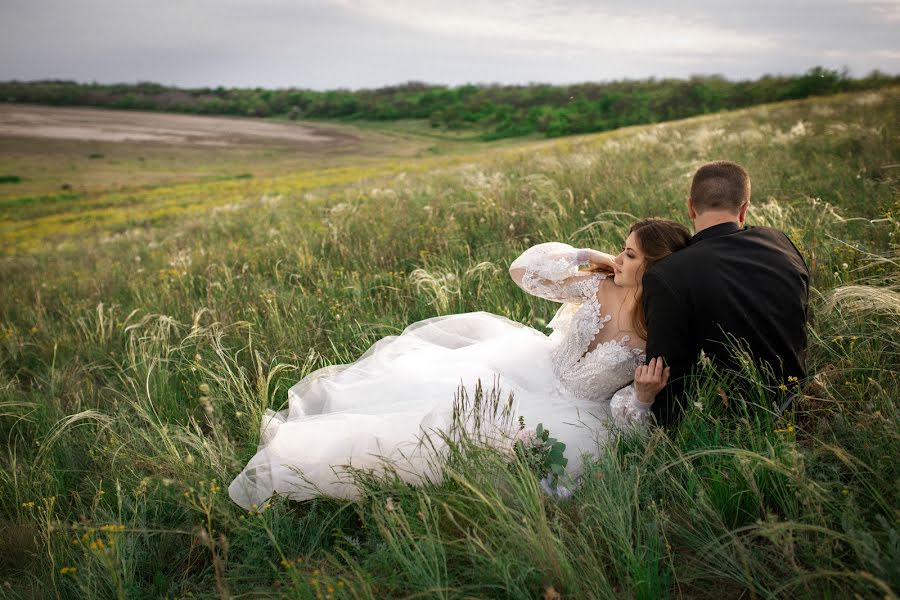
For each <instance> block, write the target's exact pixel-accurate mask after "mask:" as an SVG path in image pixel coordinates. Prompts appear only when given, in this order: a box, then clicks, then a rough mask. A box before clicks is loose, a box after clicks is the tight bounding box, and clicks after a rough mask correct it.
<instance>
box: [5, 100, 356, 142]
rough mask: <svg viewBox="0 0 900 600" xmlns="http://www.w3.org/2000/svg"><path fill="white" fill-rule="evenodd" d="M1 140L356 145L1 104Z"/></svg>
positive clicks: (172, 118) (323, 135)
mask: <svg viewBox="0 0 900 600" xmlns="http://www.w3.org/2000/svg"><path fill="white" fill-rule="evenodd" d="M0 136H8V137H19V138H21V137H32V138H49V139H57V140H81V141H97V142H145V143H154V142H155V143H161V144H170V145H187V146H201V147H222V148H224V147H234V146H242V145H263V146H265V145H272V144H273V143H275V144H277V145H279V146H284V145H290V146H303V147H305V148H308V147H310V146H313V147H321V146H333V145H336V144H337V145H343V144H352V143H353V142H354V141H356V139H355V138H354V136H352V135H348V134H347V133H345V132H338V131H335V130H328V129H326V128H324V127H311V126H309V125H306V124H299V123H289V122H286V123H276V122H271V121H264V120H261V119H243V118H238V117H204V116H194V115H179V114H169V113H153V112H143V111H130V110H129V111H123V110H104V109H94V108H57V107H47V106H34V105H27V104H0Z"/></svg>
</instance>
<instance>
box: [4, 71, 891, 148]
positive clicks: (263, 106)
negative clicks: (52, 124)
mask: <svg viewBox="0 0 900 600" xmlns="http://www.w3.org/2000/svg"><path fill="white" fill-rule="evenodd" d="M898 83H900V76H898V75H887V74H884V73H881V72H879V71H873V72H872V73H870V74H869V75H867V76H865V77H861V78H851V77H850V76H849V75H848V73H847V72H846V71H844V72H839V71H835V70H830V69H826V68H822V67H814V68H812V69H810V70H809V71H807V72H806V73H804V74H803V75H794V76H772V75H766V76H763V77H760V78H759V79H757V80H754V81H751V80H748V81H729V80H727V79H725V78H724V77H721V76H696V77H691V78H690V79H652V78H651V79H642V80H623V81H614V82H609V83H582V84H577V85H547V84H530V85H463V86H458V87H448V86H442V85H429V84H425V83H420V82H409V83H405V84H402V85H396V86H390V87H383V88H378V89H363V90H357V91H351V90H332V91H325V92H321V91H313V90H303V89H294V88H290V89H277V90H268V89H263V88H255V89H248V88H224V87H217V88H197V89H180V88H175V87H167V86H163V85H160V84H156V83H136V84H114V85H106V84H97V83H92V84H82V83H77V82H73V81H56V80H54V81H26V82H22V81H6V82H0V101H7V102H31V103H38V104H50V105H56V106H97V107H105V108H120V109H141V110H157V111H171V112H184V113H193V114H201V115H242V116H253V117H276V116H279V117H287V118H290V119H341V120H355V119H356V120H359V119H361V120H375V121H392V120H397V119H427V120H428V121H429V122H430V123H431V125H432V126H433V127H436V128H446V129H451V130H459V129H476V130H478V131H480V132H482V134H481V135H482V138H483V139H498V138H506V137H515V136H522V135H529V134H535V133H537V134H543V135H546V136H548V137H550V136H560V135H566V134H573V133H587V132H592V131H604V130H609V129H615V128H618V127H623V126H627V125H637V124H641V123H654V122H658V121H667V120H671V119H680V118H684V117H689V116H693V115H698V114H703V113H710V112H716V111H720V110H731V109H736V108H743V107H747V106H752V105H756V104H762V103H766V102H775V101H779V100H790V99H797V98H806V97H809V96H819V95H828V94H835V93H838V92H849V91H858V90H866V89H874V88H879V87H884V86H888V85H894V84H898Z"/></svg>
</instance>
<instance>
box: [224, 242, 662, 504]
mask: <svg viewBox="0 0 900 600" xmlns="http://www.w3.org/2000/svg"><path fill="white" fill-rule="evenodd" d="M579 258H580V255H579V251H578V250H576V249H575V248H572V247H571V246H568V245H566V244H561V243H555V242H552V243H546V244H538V245H537V246H533V247H531V248H529V249H528V250H527V251H525V252H524V253H523V254H522V255H521V256H520V257H518V258H517V259H516V260H515V261H514V262H513V263H512V265H511V266H510V273H511V274H512V275H513V277H514V279H515V280H516V282H517V283H518V284H519V285H520V286H521V287H522V289H524V290H525V291H526V292H528V293H530V294H534V295H536V296H540V297H541V298H546V299H548V300H553V301H556V302H562V303H563V306H562V307H561V308H560V309H559V311H558V312H557V313H556V316H555V317H554V318H553V320H552V321H551V322H550V324H549V327H550V328H552V329H553V333H552V334H551V335H549V336H548V335H545V334H543V333H541V332H539V331H537V330H535V329H532V328H530V327H528V326H526V325H523V324H521V323H517V322H515V321H511V320H510V319H507V318H506V317H502V316H499V315H495V314H491V313H487V312H473V313H464V314H456V315H448V316H440V317H434V318H431V319H426V320H424V321H420V322H418V323H414V324H412V325H410V326H409V327H407V328H406V329H405V330H404V331H403V332H402V333H401V334H400V335H397V336H389V337H386V338H383V339H381V340H379V341H378V342H376V343H375V344H374V345H373V346H372V347H371V348H369V350H368V351H366V353H365V354H363V355H362V356H361V357H360V358H359V359H358V360H356V361H355V362H353V363H351V364H348V365H336V366H331V367H326V368H323V369H320V370H318V371H315V372H313V373H310V374H309V375H308V376H306V377H305V378H304V379H302V380H301V381H300V382H299V383H297V384H296V385H294V386H293V387H292V388H291V389H290V390H289V392H288V408H287V409H286V410H282V411H280V412H277V413H276V412H274V411H271V410H270V411H267V413H266V415H265V417H264V418H263V422H262V425H261V435H260V446H259V449H258V452H257V454H256V455H255V456H254V457H253V458H252V459H251V460H250V462H249V463H248V464H247V466H246V467H245V468H244V470H243V471H242V472H241V473H240V474H239V475H238V476H237V478H235V480H234V481H233V482H232V483H231V485H230V486H229V488H228V493H229V495H230V496H231V498H232V500H234V501H235V502H236V503H237V504H239V505H241V506H242V507H244V508H246V509H253V508H259V507H262V506H263V505H264V503H265V502H266V500H267V499H268V498H270V497H271V496H272V495H273V494H279V495H284V496H287V497H288V498H291V499H294V500H304V499H308V498H312V497H315V496H319V495H326V496H332V497H339V498H356V497H358V496H359V490H358V489H357V488H356V486H355V485H354V482H353V479H352V478H351V476H350V475H349V473H348V472H347V468H346V467H347V466H348V465H349V466H350V467H352V468H354V469H372V470H375V471H379V470H380V469H382V468H383V466H384V465H385V464H388V463H389V464H390V465H391V466H392V468H393V470H395V472H396V473H397V474H398V475H399V476H400V477H401V479H403V480H404V481H407V482H409V483H421V482H423V481H433V482H437V481H439V479H440V467H439V461H436V460H435V456H436V454H438V455H439V454H440V451H441V449H442V448H444V447H445V444H444V440H443V439H442V436H441V435H440V432H447V431H448V430H449V429H450V426H451V424H452V423H453V422H454V398H455V397H456V396H457V395H459V394H458V393H459V391H460V389H459V388H460V387H464V388H465V392H466V393H467V395H468V397H469V398H470V400H471V399H472V397H473V396H474V391H475V387H476V385H477V383H478V382H479V381H480V382H481V385H482V386H483V388H484V391H485V395H486V396H487V395H490V391H491V390H492V389H493V390H494V392H495V393H496V392H498V390H497V388H498V387H499V396H500V397H501V399H502V400H503V401H504V404H505V403H506V400H507V399H508V398H509V395H510V393H511V394H512V398H511V400H510V403H509V411H508V415H509V418H508V419H506V420H505V421H504V423H505V424H506V425H505V426H504V427H506V429H503V428H502V427H501V429H503V430H502V431H501V430H498V431H495V432H494V433H499V435H497V436H496V438H495V439H496V443H497V444H498V445H500V446H505V447H507V448H509V447H511V446H512V442H511V439H512V437H513V435H514V434H515V433H516V430H518V428H519V425H518V417H519V416H522V417H523V418H524V421H525V424H526V427H528V428H533V427H535V426H536V425H537V424H538V423H542V424H543V426H544V428H546V429H549V431H550V433H551V435H553V436H554V437H556V438H557V439H559V440H560V441H563V442H565V444H566V450H565V456H566V458H568V461H569V462H568V467H567V468H568V471H569V474H570V475H571V476H573V477H577V476H578V475H579V474H580V472H581V469H582V461H581V455H582V454H585V453H588V454H596V453H597V450H598V448H599V444H602V443H604V440H605V438H606V435H607V432H608V430H609V427H610V426H611V424H618V425H626V424H633V423H636V422H638V423H639V422H643V421H644V420H646V418H647V415H648V412H649V411H648V406H647V405H643V404H641V403H640V402H638V401H637V399H636V398H635V396H634V388H633V386H631V385H628V384H629V383H630V382H631V381H632V380H633V377H634V369H635V366H636V365H637V364H639V363H640V362H642V361H643V360H644V356H643V354H642V353H641V350H640V349H638V348H635V347H632V346H631V345H630V340H629V339H628V337H627V336H620V337H618V338H614V339H611V340H609V341H607V342H604V343H600V344H595V345H593V346H594V347H592V342H593V340H594V338H595V336H597V334H598V332H600V330H601V329H602V328H603V327H604V324H605V323H606V322H608V321H609V319H610V317H609V316H604V315H603V314H602V307H601V306H600V302H599V299H598V292H599V289H600V286H601V285H602V284H603V281H604V279H605V276H604V275H603V274H600V273H593V272H584V271H578V267H577V264H578V260H579ZM611 284H612V282H611V281H610V282H607V283H606V285H611ZM589 348H590V350H589ZM626 386H627V387H626ZM617 391H618V393H617ZM423 441H424V442H427V443H423Z"/></svg>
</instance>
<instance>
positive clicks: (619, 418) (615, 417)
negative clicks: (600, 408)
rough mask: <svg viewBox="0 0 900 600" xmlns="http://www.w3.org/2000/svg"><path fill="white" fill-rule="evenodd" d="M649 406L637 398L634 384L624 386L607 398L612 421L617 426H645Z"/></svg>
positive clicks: (648, 417) (648, 415)
mask: <svg viewBox="0 0 900 600" xmlns="http://www.w3.org/2000/svg"><path fill="white" fill-rule="evenodd" d="M650 406H651V405H650V404H644V403H643V402H641V401H640V400H638V399H637V394H636V393H635V389H634V385H628V386H625V387H624V388H622V389H621V390H619V391H618V392H616V393H615V394H613V397H612V398H610V400H609V412H610V415H611V416H612V421H613V423H614V424H615V425H616V426H617V427H619V428H629V427H637V428H643V427H646V425H647V423H648V421H649V420H650Z"/></svg>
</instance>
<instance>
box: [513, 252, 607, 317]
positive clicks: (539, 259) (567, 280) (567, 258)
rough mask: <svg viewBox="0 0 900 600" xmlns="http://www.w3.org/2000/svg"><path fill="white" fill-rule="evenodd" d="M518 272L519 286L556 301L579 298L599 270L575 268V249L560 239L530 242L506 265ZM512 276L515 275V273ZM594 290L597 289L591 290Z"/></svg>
mask: <svg viewBox="0 0 900 600" xmlns="http://www.w3.org/2000/svg"><path fill="white" fill-rule="evenodd" d="M509 269H510V273H516V272H517V271H518V272H520V273H521V283H520V284H519V285H521V287H522V289H523V290H525V291H526V292H528V293H529V294H531V295H533V296H538V297H540V298H545V299H546V300H553V301H555V302H579V303H580V302H582V301H583V300H584V299H585V297H586V294H589V293H591V288H592V284H591V280H593V279H595V278H596V277H597V276H598V274H597V273H592V272H589V271H579V270H578V250H577V249H575V248H573V247H572V246H569V245H568V244H562V243H559V242H547V243H546V244H538V245H537V246H532V247H531V248H529V249H528V250H526V251H525V252H523V253H522V255H521V256H520V257H519V258H517V259H516V260H514V261H513V263H512V264H511V265H510V266H509ZM513 279H517V278H516V277H515V275H514V276H513ZM594 293H596V289H595V290H594Z"/></svg>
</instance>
